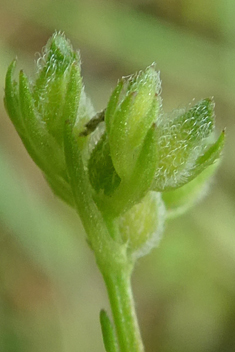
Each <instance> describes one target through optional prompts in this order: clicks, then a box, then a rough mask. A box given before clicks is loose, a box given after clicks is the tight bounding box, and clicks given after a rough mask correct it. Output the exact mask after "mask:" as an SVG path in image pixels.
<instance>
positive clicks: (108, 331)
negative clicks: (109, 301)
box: [100, 309, 119, 352]
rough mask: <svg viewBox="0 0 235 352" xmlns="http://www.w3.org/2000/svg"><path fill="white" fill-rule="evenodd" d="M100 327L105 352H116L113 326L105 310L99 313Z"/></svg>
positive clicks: (116, 346)
mask: <svg viewBox="0 0 235 352" xmlns="http://www.w3.org/2000/svg"><path fill="white" fill-rule="evenodd" d="M100 325H101V329H102V335H103V341H104V346H105V351H106V352H118V350H119V349H118V345H117V339H116V335H115V331H114V328H113V325H112V323H111V321H110V319H109V317H108V314H107V312H106V311H105V310H103V309H102V310H101V311H100Z"/></svg>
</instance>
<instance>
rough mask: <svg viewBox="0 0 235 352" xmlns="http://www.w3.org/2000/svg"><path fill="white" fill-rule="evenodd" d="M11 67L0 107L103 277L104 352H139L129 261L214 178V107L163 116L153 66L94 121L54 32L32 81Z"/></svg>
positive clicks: (68, 54) (125, 82)
mask: <svg viewBox="0 0 235 352" xmlns="http://www.w3.org/2000/svg"><path fill="white" fill-rule="evenodd" d="M15 65H16V61H13V63H12V64H11V65H10V66H9V69H8V72H7V75H6V88H5V106H6V109H7V111H8V114H9V116H10V118H11V120H12V122H13V124H14V126H15V128H16V130H17V132H18V134H19V136H20V138H21V139H22V141H23V143H24V145H25V147H26V149H27V150H28V152H29V154H30V155H31V157H32V159H33V160H34V161H35V163H36V164H37V165H38V166H39V167H40V168H41V170H42V172H43V173H44V176H45V178H46V180H47V181H48V184H49V185H50V187H51V188H52V190H53V192H54V193H55V194H56V195H57V196H58V197H60V198H61V199H62V200H64V201H65V202H67V203H68V204H69V205H70V206H72V207H73V208H75V209H76V210H77V212H78V214H79V216H80V218H81V220H82V223H83V226H84V229H85V231H86V234H87V239H88V242H89V244H90V247H91V248H92V250H93V251H94V254H95V257H96V261H97V264H98V267H99V269H100V271H101V273H102V275H103V278H104V281H105V284H106V287H107V291H108V295H109V299H110V304H111V308H112V313H113V321H114V325H115V330H114V328H113V326H112V323H111V321H110V320H109V318H108V316H107V314H106V312H105V311H103V310H102V311H101V315H100V321H101V326H102V331H103V339H104V345H105V349H106V351H107V352H116V351H120V352H130V351H132V352H140V351H143V350H144V348H143V344H142V340H141V336H140V332H139V328H138V322H137V318H136V313H135V308H134V301H133V296H132V290H131V282H130V280H131V273H132V271H133V267H134V264H135V262H136V260H137V259H138V258H139V257H141V256H143V255H145V254H147V253H148V252H149V251H150V250H151V249H152V248H153V247H154V246H156V245H157V244H158V242H159V240H160V238H161V236H162V232H163V227H164V222H165V220H166V219H168V218H172V217H174V216H177V215H178V214H180V213H181V212H183V211H185V210H186V209H187V208H189V207H190V206H191V205H192V204H193V203H194V202H195V200H196V199H198V197H199V196H200V195H201V194H202V192H203V190H204V188H205V184H206V183H207V181H208V179H209V178H210V176H211V175H212V174H213V173H214V171H215V169H216V167H217V165H218V161H219V158H220V155H221V150H222V148H223V144H224V133H223V132H222V133H221V135H220V137H219V138H218V139H217V140H215V139H214V103H213V101H212V100H211V99H204V100H202V101H200V102H199V103H197V104H196V105H194V106H192V107H189V108H187V109H184V110H180V111H179V110H178V111H175V112H173V113H172V114H171V115H166V114H164V113H163V111H162V101H161V97H160V91H161V82H160V78H159V73H158V72H157V71H156V69H155V66H154V65H152V66H149V67H147V68H146V70H144V71H141V72H139V73H138V74H136V75H132V76H129V77H124V78H122V79H121V80H120V81H119V82H118V84H117V86H116V88H115V89H114V91H113V93H112V94H111V97H110V99H109V102H108V105H107V108H106V109H105V110H104V111H102V112H101V113H98V114H96V115H95V113H94V111H93V108H92V106H91V103H90V101H89V100H88V99H87V97H86V94H85V91H84V87H83V85H82V79H81V74H80V58H79V54H78V53H77V52H75V51H73V49H72V46H71V44H70V43H69V42H68V41H67V40H66V39H65V37H64V35H62V34H60V33H55V34H54V35H53V36H52V38H51V39H50V40H49V41H48V43H47V45H46V47H45V49H44V53H43V56H42V57H41V58H40V60H39V61H38V70H37V73H36V78H35V79H34V80H33V81H32V82H31V81H29V80H28V78H27V76H26V75H25V74H24V73H23V71H20V74H19V83H18V84H17V83H16V82H15V81H14V80H13V73H14V69H15Z"/></svg>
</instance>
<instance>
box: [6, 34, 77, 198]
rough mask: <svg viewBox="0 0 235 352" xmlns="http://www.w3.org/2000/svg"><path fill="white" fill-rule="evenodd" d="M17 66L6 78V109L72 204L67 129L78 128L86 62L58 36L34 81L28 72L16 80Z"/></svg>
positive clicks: (46, 51) (32, 152) (35, 156)
mask: <svg viewBox="0 0 235 352" xmlns="http://www.w3.org/2000/svg"><path fill="white" fill-rule="evenodd" d="M15 66H16V62H15V61H13V63H12V64H11V65H10V66H9V69H8V72H7V75H6V88H5V98H4V102H5V106H6V109H7V111H8V114H9V116H10V118H11V120H12V122H13V124H14V125H15V128H16V130H17V132H18V134H19V136H20V137H21V139H22V141H23V143H24V145H25V147H26V149H27V150H28V152H29V154H30V155H31V157H32V158H33V159H34V161H35V162H36V164H37V165H38V166H39V167H40V168H41V169H42V171H43V172H44V174H45V177H46V178H47V180H48V182H49V184H50V185H51V187H52V189H53V190H54V192H55V193H56V194H58V195H59V196H60V197H61V198H62V199H64V200H66V201H67V202H69V203H72V200H71V202H70V201H69V199H71V194H70V193H71V191H70V186H69V184H68V176H67V170H66V163H65V157H64V150H63V140H64V136H63V134H64V124H65V120H67V119H69V120H70V121H72V122H73V124H75V123H77V120H78V118H79V117H78V110H79V102H80V93H81V88H82V82H81V75H80V58H79V55H78V53H76V52H74V51H73V49H72V46H71V45H70V43H69V42H68V41H67V40H66V39H65V37H64V36H63V35H62V34H60V33H55V34H54V35H53V36H52V38H51V39H50V40H49V41H48V43H47V44H46V46H45V48H44V53H43V56H42V57H41V58H40V59H39V60H38V72H37V74H36V78H35V80H34V81H29V80H28V78H27V76H26V75H25V74H24V72H23V71H20V74H19V84H17V82H16V81H14V79H13V74H14V70H15Z"/></svg>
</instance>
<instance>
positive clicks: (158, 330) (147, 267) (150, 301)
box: [0, 0, 235, 352]
mask: <svg viewBox="0 0 235 352" xmlns="http://www.w3.org/2000/svg"><path fill="white" fill-rule="evenodd" d="M234 24H235V3H233V1H229V0H225V1H219V0H216V1H213V2H212V1H209V0H204V1H202V0H197V1H196V0H191V1H187V0H178V1H176V0H164V1H163V0H155V1H154V0H148V1H144V0H128V1H115V0H112V1H108V0H79V1H71V0H70V1H65V0H59V1H58V0H57V1H55V0H46V1H38V2H35V1H33V0H22V1H16V0H8V1H5V2H4V1H2V2H1V4H0V82H1V86H2V90H1V93H0V95H1V103H0V112H1V118H0V350H1V351H4V352H11V351H12V352H13V351H14V352H18V351H24V352H25V351H26V352H27V351H29V352H40V351H43V352H47V351H48V352H49V351H50V352H53V351H61V352H64V351H69V352H73V351H74V352H75V351H82V352H90V351H97V352H98V351H103V346H102V341H101V333H100V331H99V330H98V312H99V309H100V307H101V306H103V307H105V308H106V307H107V306H108V302H107V299H106V292H105V289H104V287H103V283H102V280H101V278H100V276H99V275H100V274H99V273H98V271H97V269H96V267H95V265H94V259H93V257H92V254H91V252H90V250H89V248H88V246H87V245H86V243H85V241H84V233H83V230H82V227H81V224H80V223H79V220H78V219H77V216H76V214H74V213H73V211H72V210H71V209H69V207H67V206H66V205H64V204H62V203H61V202H60V201H58V200H57V199H54V197H53V196H52V195H51V192H50V190H49V189H48V186H47V184H46V182H45V181H44V179H43V178H42V176H41V174H40V171H39V170H38V169H37V168H36V167H35V166H34V165H33V163H32V161H31V160H30V159H29V157H28V156H27V154H26V152H25V150H24V148H23V147H22V144H21V142H20V140H19V138H18V136H17V135H16V133H15V131H14V128H13V126H12V125H11V123H10V122H9V120H8V118H7V117H6V113H5V112H4V109H3V103H2V97H3V86H4V76H5V72H6V69H7V66H8V64H9V63H10V61H11V60H12V59H13V58H14V57H15V56H16V55H17V56H18V58H19V61H20V62H19V67H24V68H27V70H26V71H27V73H28V74H30V73H31V71H32V67H31V66H30V65H31V64H30V62H31V61H32V57H33V55H34V53H35V52H37V51H39V50H40V48H41V47H42V46H43V45H44V44H45V43H46V41H47V39H48V37H49V36H51V34H52V33H53V32H54V30H55V29H57V30H62V31H65V33H66V35H67V36H68V37H69V38H71V40H72V42H73V46H74V47H75V48H79V49H80V51H81V54H82V60H83V64H82V71H83V76H84V83H85V85H86V91H87V92H88V93H90V96H91V97H92V100H93V101H94V102H95V104H96V109H97V110H99V109H102V108H103V107H104V106H105V105H106V104H107V99H108V97H109V95H110V92H111V89H112V88H113V87H115V85H116V81H117V79H118V78H120V76H122V75H128V74H131V73H133V72H135V71H137V70H139V69H142V68H144V67H146V66H148V65H150V64H151V63H152V62H153V61H155V62H156V63H157V69H158V70H160V71H161V78H162V81H163V94H162V95H163V100H164V106H165V107H167V110H168V111H170V110H171V108H172V107H175V106H179V109H180V108H182V107H184V105H185V104H186V102H187V101H189V100H192V99H193V98H195V99H196V101H198V100H200V99H202V98H205V97H210V96H212V95H213V96H214V99H215V102H216V114H217V126H218V131H219V130H221V129H222V128H223V127H226V128H227V144H226V148H225V152H224V158H223V161H222V163H221V167H220V171H219V173H218V174H217V176H216V178H215V179H214V181H213V182H212V185H211V191H210V192H208V193H209V194H208V197H207V198H206V200H205V201H203V203H200V205H199V206H197V207H195V208H193V209H192V210H191V211H190V213H188V214H186V215H185V216H182V217H180V218H179V219H177V220H174V221H172V222H169V225H168V226H167V227H166V230H165V236H164V238H163V240H162V242H161V244H160V247H159V248H158V249H156V250H154V251H153V252H152V253H151V255H149V256H147V257H146V258H144V259H142V260H141V261H140V265H139V266H138V268H137V269H136V272H135V274H134V277H133V283H134V292H135V294H136V300H137V307H138V313H139V320H140V324H141V328H142V331H143V337H144V342H145V345H146V352H148V351H149V352H152V351H161V352H178V351H181V352H186V351H187V352H204V351H205V352H210V351H213V352H217V351H218V352H221V351H223V352H230V351H231V352H232V351H234V350H235V337H234V329H235V280H234V275H235V206H234V203H235V187H234V185H235V157H234V148H235V142H234V138H233V133H234V132H235V124H234V118H235V117H234V112H235V103H234V91H235V68H234V62H235V42H234V35H235V25H234ZM35 60H37V56H35ZM91 337H92V338H91Z"/></svg>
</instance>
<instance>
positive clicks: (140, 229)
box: [119, 191, 165, 258]
mask: <svg viewBox="0 0 235 352" xmlns="http://www.w3.org/2000/svg"><path fill="white" fill-rule="evenodd" d="M164 219H165V207H164V204H163V202H162V200H161V195H160V193H157V192H151V191H150V192H149V193H148V194H147V195H146V196H145V197H144V198H143V199H142V200H141V202H140V203H138V204H136V205H134V206H133V207H132V208H131V209H129V210H128V211H127V212H126V213H125V214H124V215H123V216H121V217H120V225H119V226H120V232H121V236H122V239H123V241H124V242H126V243H127V246H128V248H129V251H130V253H131V254H132V256H133V257H134V258H138V257H141V256H143V255H146V254H147V253H148V252H149V251H150V250H151V249H152V248H153V247H154V246H156V245H158V243H159V241H160V239H161V236H162V233H163V225H164Z"/></svg>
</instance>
